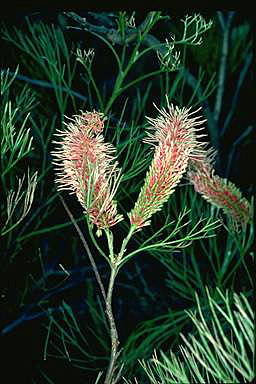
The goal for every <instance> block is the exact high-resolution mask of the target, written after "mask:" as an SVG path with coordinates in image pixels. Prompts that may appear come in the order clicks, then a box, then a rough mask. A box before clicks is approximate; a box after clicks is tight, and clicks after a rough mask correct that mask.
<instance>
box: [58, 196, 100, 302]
mask: <svg viewBox="0 0 256 384" xmlns="http://www.w3.org/2000/svg"><path fill="white" fill-rule="evenodd" d="M60 200H61V202H62V204H63V206H64V208H65V210H66V211H67V214H68V216H69V217H70V220H71V221H72V223H73V224H74V226H75V228H76V230H77V233H78V235H79V237H80V239H81V241H82V243H83V246H84V248H85V250H86V252H87V254H88V257H89V259H90V262H91V265H92V268H93V271H94V273H95V276H96V279H97V281H98V284H99V286H100V289H101V293H102V296H103V297H104V300H105V301H106V292H105V289H104V286H103V283H102V280H101V277H100V274H99V271H98V268H97V265H96V264H95V261H94V258H93V256H92V254H91V251H90V248H89V246H88V244H87V242H86V240H85V238H84V236H83V234H82V232H81V230H80V228H79V226H78V225H77V223H76V222H75V219H74V217H73V215H72V213H71V212H70V210H69V208H68V206H67V204H66V203H65V201H64V199H63V197H62V196H60Z"/></svg>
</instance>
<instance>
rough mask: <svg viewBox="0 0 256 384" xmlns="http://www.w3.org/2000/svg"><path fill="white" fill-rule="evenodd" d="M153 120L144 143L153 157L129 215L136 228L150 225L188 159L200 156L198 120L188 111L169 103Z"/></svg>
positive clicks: (177, 181) (179, 178)
mask: <svg viewBox="0 0 256 384" xmlns="http://www.w3.org/2000/svg"><path fill="white" fill-rule="evenodd" d="M167 103H168V100H167ZM159 112H160V116H159V117H157V118H156V119H152V118H148V121H149V122H150V124H151V126H150V130H151V131H153V133H151V132H149V133H148V137H147V138H146V139H145V140H144V142H146V143H150V144H152V145H153V146H154V147H155V154H154V158H153V161H152V163H151V166H150V168H149V171H148V172H147V175H146V178H145V182H144V185H143V187H142V188H141V191H140V194H139V197H138V199H137V201H136V203H135V206H134V208H133V209H132V211H131V212H130V213H129V214H128V216H129V218H130V223H131V225H133V226H135V227H136V229H139V228H141V227H143V226H146V225H149V224H150V220H149V219H150V217H151V216H152V215H153V214H154V213H155V212H157V211H159V210H161V209H162V206H163V204H164V203H165V202H166V201H167V200H168V198H169V196H170V195H171V194H172V193H173V192H174V190H175V187H176V186H177V184H178V183H179V182H180V180H181V178H182V176H183V174H184V172H185V171H186V168H187V165H188V161H189V158H190V156H195V155H199V154H200V151H201V149H200V145H199V143H198V142H197V140H196V139H197V137H198V135H197V130H196V126H198V125H201V124H202V122H204V121H202V120H201V119H200V118H199V117H191V116H192V114H194V113H195V112H190V109H186V108H182V109H180V108H179V107H174V106H173V105H169V104H168V110H165V109H162V110H159Z"/></svg>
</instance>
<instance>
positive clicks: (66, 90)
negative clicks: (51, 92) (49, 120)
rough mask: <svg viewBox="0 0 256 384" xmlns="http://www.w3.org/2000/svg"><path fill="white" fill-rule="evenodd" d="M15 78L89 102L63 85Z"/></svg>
mask: <svg viewBox="0 0 256 384" xmlns="http://www.w3.org/2000/svg"><path fill="white" fill-rule="evenodd" d="M1 72H3V73H7V70H6V69H1ZM8 73H10V74H11V75H14V74H15V72H12V71H9V72H8ZM15 78H16V79H17V80H21V81H25V82H26V83H30V84H33V85H37V86H39V87H44V88H50V89H59V90H61V91H63V92H67V93H69V94H71V95H73V96H75V97H77V98H78V99H80V100H83V101H87V97H85V96H83V95H81V94H80V93H78V92H76V91H72V89H69V88H66V87H63V86H61V85H53V84H52V83H49V82H48V81H45V80H37V79H31V78H30V77H28V76H24V75H16V77H15Z"/></svg>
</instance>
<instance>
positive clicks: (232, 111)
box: [220, 52, 252, 136]
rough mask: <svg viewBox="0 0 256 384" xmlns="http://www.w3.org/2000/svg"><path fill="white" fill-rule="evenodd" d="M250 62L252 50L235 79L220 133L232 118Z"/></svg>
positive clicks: (222, 133) (223, 131) (221, 133)
mask: <svg viewBox="0 0 256 384" xmlns="http://www.w3.org/2000/svg"><path fill="white" fill-rule="evenodd" d="M251 63H252V52H250V53H249V54H248V55H247V56H246V58H245V63H244V66H243V68H242V70H241V72H240V76H239V79H238V81H237V86H236V90H235V93H234V95H233V98H232V103H231V109H230V111H229V113H228V115H227V117H226V119H225V122H224V125H223V128H222V130H221V132H220V135H221V136H222V135H224V133H225V131H226V129H227V127H228V125H229V123H230V120H231V119H232V117H233V114H234V111H235V108H236V107H237V99H238V96H239V92H240V89H241V87H242V84H243V82H244V79H245V76H246V73H247V71H248V68H249V67H250V65H251Z"/></svg>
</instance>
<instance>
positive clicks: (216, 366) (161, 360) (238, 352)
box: [141, 289, 255, 384]
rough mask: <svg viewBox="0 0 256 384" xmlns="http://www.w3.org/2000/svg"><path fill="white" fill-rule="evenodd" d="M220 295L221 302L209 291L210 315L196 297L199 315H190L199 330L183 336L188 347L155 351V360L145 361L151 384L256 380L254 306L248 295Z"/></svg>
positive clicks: (144, 364)
mask: <svg viewBox="0 0 256 384" xmlns="http://www.w3.org/2000/svg"><path fill="white" fill-rule="evenodd" d="M217 293H218V296H219V298H218V300H220V302H219V301H217V300H216V299H213V297H212V296H211V295H210V294H209V292H208V290H207V296H208V302H209V307H208V311H209V312H208V313H206V312H203V308H202V306H201V304H200V301H199V298H198V295H196V302H197V314H195V313H193V312H189V313H188V316H189V318H190V320H191V321H192V322H193V324H194V326H195V329H196V331H195V332H194V333H193V334H189V336H184V335H183V334H181V337H182V339H183V342H184V344H183V345H180V346H179V351H178V352H176V353H174V352H173V351H170V352H169V353H168V354H166V353H164V352H162V351H160V352H159V353H158V352H156V351H155V353H154V355H153V357H152V359H150V360H149V361H147V362H146V361H145V360H143V361H141V365H142V367H143V369H144V370H145V371H146V374H147V376H148V378H149V381H150V383H155V384H156V383H159V382H161V383H163V384H164V383H181V382H182V383H205V382H218V383H240V382H241V380H243V381H244V382H252V380H253V379H254V378H255V367H254V362H255V358H254V353H255V339H254V313H253V309H252V306H251V305H250V303H249V301H248V298H247V297H246V296H245V295H244V294H240V295H238V294H236V293H235V294H234V295H233V296H232V295H230V293H229V292H228V291H226V293H225V295H224V294H223V293H222V292H221V291H220V290H219V289H217ZM232 301H234V304H235V308H232V307H233V305H232V306H231V302H232ZM159 354H160V357H158V355H159Z"/></svg>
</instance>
